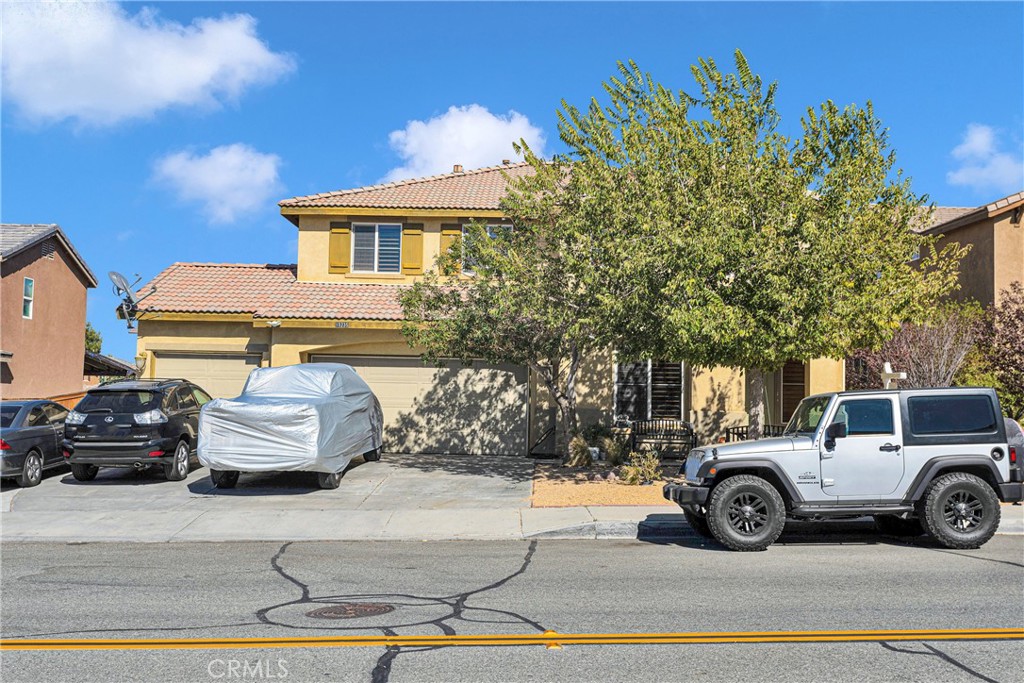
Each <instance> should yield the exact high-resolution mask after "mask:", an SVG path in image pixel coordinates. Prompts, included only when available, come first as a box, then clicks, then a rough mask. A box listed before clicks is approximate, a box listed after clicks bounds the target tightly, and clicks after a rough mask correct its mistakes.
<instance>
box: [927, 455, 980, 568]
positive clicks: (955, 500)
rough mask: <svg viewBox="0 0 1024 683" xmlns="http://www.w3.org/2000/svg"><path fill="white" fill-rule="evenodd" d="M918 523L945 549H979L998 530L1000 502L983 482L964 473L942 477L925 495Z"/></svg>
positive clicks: (933, 483)
mask: <svg viewBox="0 0 1024 683" xmlns="http://www.w3.org/2000/svg"><path fill="white" fill-rule="evenodd" d="M921 506H922V507H921V514H920V515H919V517H920V518H921V522H922V523H923V525H924V528H925V529H926V530H927V531H928V534H929V535H931V537H932V538H934V539H935V540H936V541H938V542H939V543H941V544H942V545H944V546H946V547H947V548H959V549H967V548H979V547H981V546H982V545H983V544H984V543H985V542H986V541H988V539H990V538H992V535H993V534H995V533H996V529H998V528H999V498H997V497H996V493H995V491H993V490H992V487H991V486H989V485H988V484H987V483H985V480H983V479H981V478H980V477H976V476H975V475H973V474H968V473H966V472H951V473H950V474H944V475H942V476H941V477H939V478H938V479H936V480H935V481H933V482H932V483H931V484H929V485H928V488H927V489H926V490H925V492H924V499H923V501H922V503H921Z"/></svg>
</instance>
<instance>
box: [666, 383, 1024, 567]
mask: <svg viewBox="0 0 1024 683" xmlns="http://www.w3.org/2000/svg"><path fill="white" fill-rule="evenodd" d="M1019 455H1020V454H1018V452H1017V448H1016V447H1014V446H1011V445H1009V444H1008V443H1007V434H1006V428H1005V426H1004V422H1003V417H1002V414H1001V412H1000V407H999V399H998V397H997V396H996V392H995V391H994V390H993V389H984V388H959V387H958V388H945V389H907V390H880V391H848V392H841V393H830V394H818V395H816V396H808V397H807V398H805V399H804V400H803V401H801V403H800V405H799V406H798V407H797V409H796V412H795V413H794V414H793V417H792V419H790V421H789V424H788V425H787V426H786V430H785V432H784V433H783V435H782V436H781V437H779V438H772V439H760V440H756V441H746V442H742V443H731V444H720V445H716V446H701V447H699V448H695V449H694V450H692V451H690V454H689V456H688V457H687V459H686V463H685V464H684V465H683V468H682V471H681V472H680V474H681V475H682V474H685V477H686V483H684V484H668V485H666V486H665V488H664V495H665V498H667V499H669V500H671V501H673V502H675V503H677V504H679V506H680V507H682V509H683V513H684V515H685V516H686V519H687V521H688V522H689V523H690V525H691V526H692V527H693V528H694V530H695V531H696V532H697V533H699V534H701V535H703V536H706V537H709V538H715V539H717V540H718V541H719V542H720V543H722V544H723V545H725V546H726V547H728V548H731V549H733V550H764V549H765V548H767V547H768V546H769V545H771V544H772V543H773V542H775V540H776V539H777V538H778V537H779V534H781V533H782V529H783V527H784V526H785V524H786V519H800V520H826V519H829V520H834V519H844V518H845V519H852V518H858V517H864V516H867V515H871V516H874V519H875V523H876V524H877V525H878V528H879V529H880V530H881V531H882V532H883V533H888V534H894V535H900V536H911V535H920V534H922V533H925V532H927V533H928V534H929V535H931V536H932V537H933V538H934V539H935V540H936V541H938V542H939V543H940V544H942V545H944V546H946V547H947V548H977V547H979V546H981V545H982V544H984V543H985V542H986V541H988V540H989V539H990V538H992V535H993V534H994V533H995V532H996V529H997V528H998V526H999V516H1000V507H999V503H1000V501H1003V502H1016V501H1020V500H1021V498H1022V496H1024V493H1022V486H1024V485H1022V483H1021V479H1022V476H1021V469H1020V463H1019V462H1018V457H1019Z"/></svg>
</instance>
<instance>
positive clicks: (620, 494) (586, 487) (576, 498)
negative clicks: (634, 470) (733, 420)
mask: <svg viewBox="0 0 1024 683" xmlns="http://www.w3.org/2000/svg"><path fill="white" fill-rule="evenodd" d="M612 471H613V470H612V469H611V468H607V467H595V468H593V469H581V468H575V467H560V466H559V465H558V464H557V463H556V462H550V463H548V462H537V463H536V464H534V467H533V496H532V497H531V505H532V507H535V508H549V507H573V506H578V505H668V506H674V503H670V502H669V501H667V500H665V499H664V498H663V497H662V495H661V487H662V486H663V485H664V484H665V483H666V482H669V481H674V480H675V479H676V473H677V472H678V471H679V464H678V463H670V464H667V465H662V467H661V471H662V476H661V479H659V480H658V481H656V482H654V483H653V484H650V485H648V486H627V485H626V484H623V483H622V482H621V481H619V480H616V479H613V480H608V479H607V476H608V473H609V472H612Z"/></svg>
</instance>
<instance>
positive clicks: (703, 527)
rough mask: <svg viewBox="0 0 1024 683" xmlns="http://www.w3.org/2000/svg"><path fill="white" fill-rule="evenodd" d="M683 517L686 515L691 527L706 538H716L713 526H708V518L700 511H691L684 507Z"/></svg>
mask: <svg viewBox="0 0 1024 683" xmlns="http://www.w3.org/2000/svg"><path fill="white" fill-rule="evenodd" d="M683 517H686V521H687V523H688V524H689V525H690V528H691V529H693V530H694V532H696V534H697V535H698V536H703V537H704V538H714V537H715V535H714V534H712V533H711V527H709V526H708V518H707V517H706V516H704V515H702V514H700V513H699V512H691V511H690V510H687V509H686V508H683Z"/></svg>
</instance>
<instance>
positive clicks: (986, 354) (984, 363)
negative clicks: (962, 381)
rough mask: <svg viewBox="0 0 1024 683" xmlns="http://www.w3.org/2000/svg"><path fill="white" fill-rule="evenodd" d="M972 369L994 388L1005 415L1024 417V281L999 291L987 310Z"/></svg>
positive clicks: (1017, 417)
mask: <svg viewBox="0 0 1024 683" xmlns="http://www.w3.org/2000/svg"><path fill="white" fill-rule="evenodd" d="M976 370H978V371H979V372H981V373H984V374H983V377H986V378H987V379H988V380H989V381H987V382H985V384H986V385H988V386H992V387H995V388H996V391H997V392H998V393H999V402H1000V403H1001V404H1002V407H1003V410H1004V411H1005V412H1006V414H1007V415H1009V416H1011V417H1014V418H1016V419H1021V418H1022V417H1024V284H1021V283H1020V282H1014V283H1013V284H1011V285H1010V286H1009V287H1008V288H1006V289H1004V290H1002V291H1001V292H999V300H998V303H997V304H995V305H993V306H992V307H991V308H990V309H989V310H988V312H987V316H986V318H985V329H984V333H983V334H982V342H981V345H980V359H978V362H977V364H976ZM974 379H978V377H975V378H974Z"/></svg>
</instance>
